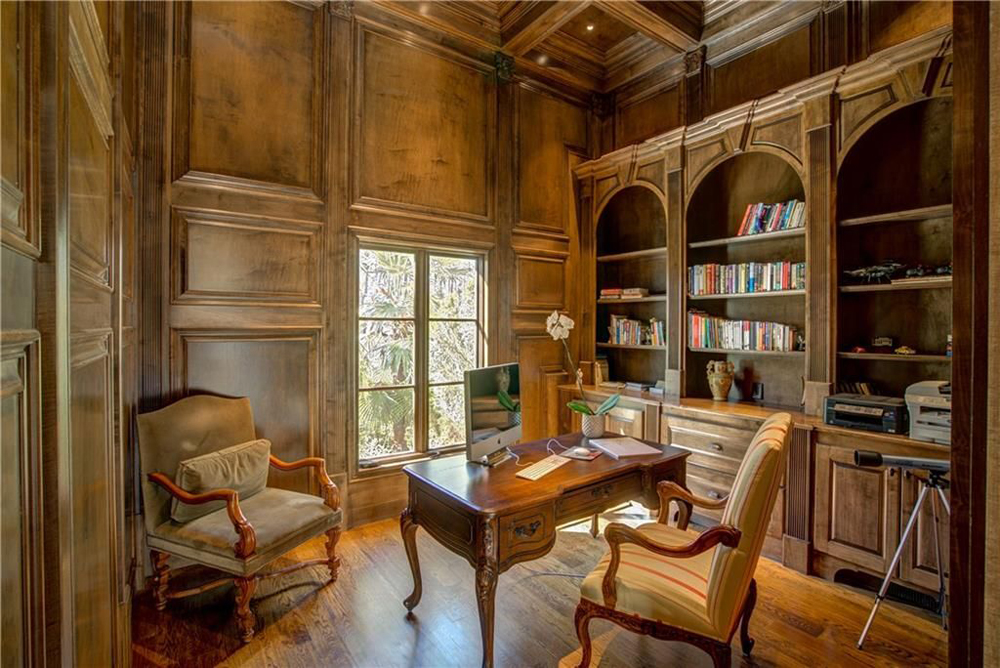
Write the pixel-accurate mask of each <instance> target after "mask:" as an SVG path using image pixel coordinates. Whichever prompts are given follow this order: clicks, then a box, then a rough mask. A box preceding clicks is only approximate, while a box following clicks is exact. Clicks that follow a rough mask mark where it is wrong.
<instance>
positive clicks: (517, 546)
mask: <svg viewBox="0 0 1000 668" xmlns="http://www.w3.org/2000/svg"><path fill="white" fill-rule="evenodd" d="M498 530H499V536H500V545H499V555H498V557H499V561H500V566H501V567H502V568H503V567H506V566H507V565H509V564H511V563H514V562H516V561H521V560H522V559H521V558H519V557H523V558H525V559H527V558H531V555H533V554H535V553H537V552H539V551H543V550H547V549H548V547H549V545H551V543H552V541H553V540H554V539H555V535H554V534H555V530H556V523H555V516H554V512H553V508H552V504H551V502H550V503H547V504H545V505H544V506H538V507H536V508H529V509H528V510H522V511H521V512H518V513H515V514H513V515H506V516H503V517H501V518H500V519H499V521H498Z"/></svg>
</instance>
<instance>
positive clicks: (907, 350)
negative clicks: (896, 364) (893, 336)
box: [896, 346, 917, 355]
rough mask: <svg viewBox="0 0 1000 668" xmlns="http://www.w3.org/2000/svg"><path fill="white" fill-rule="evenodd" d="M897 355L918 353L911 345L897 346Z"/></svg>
mask: <svg viewBox="0 0 1000 668" xmlns="http://www.w3.org/2000/svg"><path fill="white" fill-rule="evenodd" d="M896 354H897V355H916V354H917V351H916V350H914V349H913V348H911V347H910V346H900V347H898V348H896Z"/></svg>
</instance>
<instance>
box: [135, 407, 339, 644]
mask: <svg viewBox="0 0 1000 668" xmlns="http://www.w3.org/2000/svg"><path fill="white" fill-rule="evenodd" d="M138 425H139V451H140V452H139V454H140V460H141V471H142V495H143V501H144V503H145V524H146V540H147V542H148V544H149V548H150V554H151V558H152V563H153V596H154V599H155V602H156V607H157V609H159V610H163V609H164V608H165V607H166V604H167V600H168V599H171V598H180V597H183V596H186V595H192V594H195V593H198V592H202V591H205V590H207V589H211V588H214V587H217V586H222V585H225V584H228V583H229V582H232V583H233V584H234V585H235V586H236V618H237V625H238V627H239V632H240V636H241V638H242V640H243V641H244V642H249V641H250V639H251V638H253V635H254V630H255V626H256V619H255V617H254V614H253V612H252V611H251V610H250V600H251V599H252V598H253V594H254V591H255V589H256V587H257V582H258V581H259V580H260V579H262V578H266V577H270V576H273V575H280V574H284V573H289V572H292V571H295V570H298V569H300V568H305V567H307V566H312V565H325V566H326V567H327V568H328V569H329V573H330V581H331V582H334V581H336V579H337V569H338V566H339V558H338V557H337V556H336V554H335V550H336V546H337V540H338V539H339V537H340V531H341V524H342V512H341V509H340V493H339V491H338V490H337V486H336V485H334V484H333V482H332V481H331V480H330V477H329V476H328V475H327V472H326V465H325V462H324V461H323V459H321V458H319V457H309V458H306V459H301V460H299V461H296V462H287V463H286V462H283V461H281V460H279V459H277V458H276V457H274V456H272V455H270V442H268V441H266V440H263V439H257V436H256V432H255V430H254V422H253V414H252V412H251V409H250V401H249V400H248V399H245V398H243V399H227V398H223V397H216V396H208V395H199V396H191V397H187V398H185V399H181V400H180V401H178V402H176V403H174V404H171V405H170V406H167V407H166V408H163V409H161V410H158V411H155V412H152V413H145V414H143V415H140V416H139V418H138ZM272 468H274V469H279V470H283V471H289V470H295V469H301V468H312V470H313V471H314V473H315V477H316V480H317V482H318V487H319V490H320V493H321V495H322V498H319V497H316V496H313V495H311V494H302V493H299V492H293V491H289V490H284V489H277V488H273V487H267V486H266V484H267V476H268V471H269V470H270V469H272ZM175 472H176V477H175ZM234 488H242V489H244V490H245V491H244V492H242V493H241V492H240V491H239V489H234ZM324 533H325V534H326V558H323V559H311V560H308V561H304V562H300V563H298V564H295V565H294V566H292V567H290V568H285V569H281V570H279V571H274V572H264V571H263V570H262V569H263V568H264V567H265V566H267V565H268V564H269V563H271V562H272V561H274V560H275V559H277V558H278V557H280V556H282V555H283V554H285V553H287V552H289V551H291V550H293V549H295V548H296V547H298V546H299V545H301V544H302V543H303V542H305V541H307V540H309V539H311V538H314V537H316V536H319V535H320V534H324ZM171 556H175V557H180V558H182V559H185V560H188V561H193V562H195V563H198V564H202V565H204V566H209V567H211V568H213V569H216V570H219V571H222V572H224V573H225V574H226V576H225V577H222V578H220V579H217V580H214V581H212V582H210V583H208V584H206V585H204V586H202V587H198V588H196V589H193V590H187V591H181V592H171V591H169V588H168V581H169V577H170V571H169V568H168V565H167V564H168V560H169V558H170V557H171Z"/></svg>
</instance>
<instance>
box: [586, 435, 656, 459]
mask: <svg viewBox="0 0 1000 668" xmlns="http://www.w3.org/2000/svg"><path fill="white" fill-rule="evenodd" d="M590 444H591V445H592V446H594V447H596V448H600V450H601V451H602V452H603V453H604V454H606V455H607V456H608V457H611V458H612V459H621V458H622V457H643V456H647V455H659V454H662V453H663V451H662V450H660V449H659V448H654V447H651V446H649V445H646V444H645V443H643V442H642V441H637V440H635V439H634V438H627V437H626V438H592V439H590Z"/></svg>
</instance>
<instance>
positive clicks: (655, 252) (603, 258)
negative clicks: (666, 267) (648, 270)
mask: <svg viewBox="0 0 1000 668" xmlns="http://www.w3.org/2000/svg"><path fill="white" fill-rule="evenodd" d="M666 253H667V247H666V246H661V247H659V248H646V249H644V250H637V251H630V252H628V253H615V254H614V255H599V256H597V261H598V262H621V261H622V260H634V259H639V258H644V257H658V256H663V258H664V259H666Z"/></svg>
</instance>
